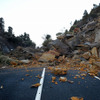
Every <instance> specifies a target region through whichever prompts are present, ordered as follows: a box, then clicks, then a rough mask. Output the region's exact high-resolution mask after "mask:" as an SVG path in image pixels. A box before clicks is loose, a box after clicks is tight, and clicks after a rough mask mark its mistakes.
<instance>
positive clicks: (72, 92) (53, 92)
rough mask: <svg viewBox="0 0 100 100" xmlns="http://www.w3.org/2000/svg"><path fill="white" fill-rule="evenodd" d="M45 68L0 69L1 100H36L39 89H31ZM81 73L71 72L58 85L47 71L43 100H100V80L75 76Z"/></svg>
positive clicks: (57, 78) (38, 80)
mask: <svg viewBox="0 0 100 100" xmlns="http://www.w3.org/2000/svg"><path fill="white" fill-rule="evenodd" d="M42 70H43V68H28V69H25V68H23V69H13V68H11V69H0V100H35V97H36V93H37V89H38V88H30V87H31V85H32V84H35V83H39V82H40V79H39V78H37V77H36V76H37V75H40V76H41V74H42ZM78 72H79V71H72V70H69V71H68V74H67V75H65V77H67V79H68V80H71V81H74V83H73V84H71V83H68V82H59V77H60V76H56V81H57V83H58V84H57V85H56V84H54V83H52V82H51V77H52V76H53V74H51V73H50V72H49V71H48V70H47V69H46V73H45V77H44V84H43V89H42V95H41V100H69V98H70V97H72V96H77V97H83V98H84V100H100V80H99V79H96V78H94V77H91V76H89V75H87V76H86V77H84V76H83V77H84V79H82V77H81V78H77V79H75V78H74V76H75V75H77V74H79V73H78Z"/></svg>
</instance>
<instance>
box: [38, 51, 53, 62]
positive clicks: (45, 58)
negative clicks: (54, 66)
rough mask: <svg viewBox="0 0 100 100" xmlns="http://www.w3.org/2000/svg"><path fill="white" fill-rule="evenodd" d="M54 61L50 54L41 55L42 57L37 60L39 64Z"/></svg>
mask: <svg viewBox="0 0 100 100" xmlns="http://www.w3.org/2000/svg"><path fill="white" fill-rule="evenodd" d="M54 59H55V55H54V54H51V53H48V52H46V53H43V55H42V56H41V57H40V58H39V60H38V61H39V62H48V61H53V60H54Z"/></svg>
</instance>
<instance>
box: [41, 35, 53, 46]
mask: <svg viewBox="0 0 100 100" xmlns="http://www.w3.org/2000/svg"><path fill="white" fill-rule="evenodd" d="M43 39H44V42H43V43H42V45H43V46H45V47H46V46H47V45H48V44H49V42H51V41H52V39H51V35H49V34H47V35H46V36H45V37H43Z"/></svg>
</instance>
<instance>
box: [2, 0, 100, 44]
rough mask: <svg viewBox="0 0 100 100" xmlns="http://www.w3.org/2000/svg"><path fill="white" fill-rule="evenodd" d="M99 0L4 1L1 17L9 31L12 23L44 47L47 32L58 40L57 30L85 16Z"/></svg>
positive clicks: (14, 28) (14, 31) (68, 26)
mask: <svg viewBox="0 0 100 100" xmlns="http://www.w3.org/2000/svg"><path fill="white" fill-rule="evenodd" d="M99 3H100V1H99V0H0V17H3V18H4V21H5V30H6V31H7V29H8V26H11V27H12V28H13V33H14V34H15V35H16V36H18V35H21V34H24V32H26V33H28V34H29V35H30V39H31V40H32V41H33V42H35V43H36V45H37V46H41V45H42V43H43V41H44V40H43V38H42V37H44V36H45V35H47V34H50V35H51V37H52V39H56V33H58V32H64V31H65V30H66V29H68V30H69V28H70V27H71V22H72V23H73V22H74V21H75V20H76V19H77V20H79V19H81V18H82V16H83V13H84V10H87V11H88V12H90V11H91V9H92V8H93V4H97V5H98V4H99Z"/></svg>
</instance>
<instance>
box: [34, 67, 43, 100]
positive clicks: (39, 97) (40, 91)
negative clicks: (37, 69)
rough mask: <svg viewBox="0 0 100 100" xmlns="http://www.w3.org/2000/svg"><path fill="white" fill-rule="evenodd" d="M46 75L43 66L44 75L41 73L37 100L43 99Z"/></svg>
mask: <svg viewBox="0 0 100 100" xmlns="http://www.w3.org/2000/svg"><path fill="white" fill-rule="evenodd" d="M44 76H45V68H43V71H42V75H41V77H42V78H41V80H40V84H41V85H40V86H39V87H38V90H37V93H36V97H35V100H41V94H42V87H43V82H44Z"/></svg>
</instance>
